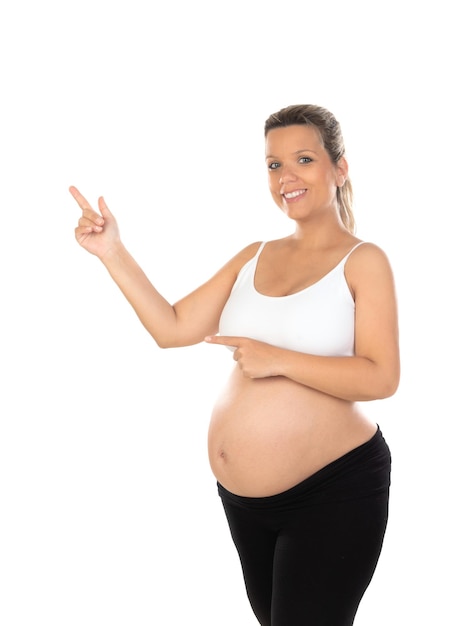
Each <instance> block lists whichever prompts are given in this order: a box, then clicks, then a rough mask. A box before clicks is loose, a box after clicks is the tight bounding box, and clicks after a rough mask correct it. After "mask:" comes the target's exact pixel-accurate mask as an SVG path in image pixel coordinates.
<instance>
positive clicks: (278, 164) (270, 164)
mask: <svg viewBox="0 0 473 626" xmlns="http://www.w3.org/2000/svg"><path fill="white" fill-rule="evenodd" d="M280 165H281V164H280V163H278V162H277V161H274V162H273V163H269V165H268V169H270V170H277V169H278V167H279V166H280Z"/></svg>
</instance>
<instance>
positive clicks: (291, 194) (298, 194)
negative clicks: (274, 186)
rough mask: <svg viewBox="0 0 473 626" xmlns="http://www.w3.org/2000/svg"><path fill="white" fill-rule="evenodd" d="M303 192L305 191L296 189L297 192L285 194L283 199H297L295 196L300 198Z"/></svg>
mask: <svg viewBox="0 0 473 626" xmlns="http://www.w3.org/2000/svg"><path fill="white" fill-rule="evenodd" d="M304 191H305V189H298V190H297V191H291V193H285V194H284V197H285V198H289V199H290V198H297V196H300V195H301V194H303V193H304Z"/></svg>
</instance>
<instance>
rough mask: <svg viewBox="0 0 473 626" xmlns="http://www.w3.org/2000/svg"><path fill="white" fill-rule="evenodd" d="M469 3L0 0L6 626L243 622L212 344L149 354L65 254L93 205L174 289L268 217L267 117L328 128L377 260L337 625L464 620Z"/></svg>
mask: <svg viewBox="0 0 473 626" xmlns="http://www.w3.org/2000/svg"><path fill="white" fill-rule="evenodd" d="M467 5H468V3H467V2H466V1H463V2H461V1H459V0H451V1H450V2H437V1H435V0H434V1H432V2H427V1H425V2H419V1H418V0H410V1H406V0H402V1H400V2H396V3H387V2H375V1H374V0H373V1H371V2H370V1H367V0H366V1H361V2H360V1H356V0H354V1H350V2H349V1H348V0H347V1H345V2H341V1H340V2H324V3H317V2H315V1H314V0H312V1H310V2H309V1H306V0H298V1H297V2H293V3H290V2H281V1H280V0H273V1H272V2H267V1H265V0H260V1H254V2H248V1H247V0H240V1H239V2H237V3H225V2H217V1H216V0H215V1H212V0H203V1H201V2H191V1H189V0H188V1H187V2H174V3H168V4H167V5H166V4H164V3H158V2H146V1H145V0H135V1H134V2H125V1H116V2H112V1H111V0H110V1H108V2H107V1H105V0H94V1H93V2H92V1H90V0H84V1H82V2H67V1H62V2H59V1H56V2H54V1H53V0H43V1H42V2H32V1H30V2H25V1H22V0H17V1H15V2H13V1H12V0H9V1H5V2H3V3H2V8H1V9H0V54H1V56H0V59H1V61H0V62H1V77H0V78H1V84H0V89H1V99H0V151H1V152H0V159H1V163H0V165H1V168H0V187H1V194H0V199H1V203H2V206H1V222H0V223H1V230H2V235H3V236H2V242H1V245H0V254H1V259H0V262H1V265H0V270H1V297H2V305H1V313H0V315H1V326H0V332H1V337H0V339H1V344H0V358H1V379H0V380H1V383H0V384H1V396H0V402H1V406H0V411H1V415H0V420H1V421H0V594H1V598H0V623H1V624H2V626H19V625H21V626H36V625H37V624H48V626H59V625H60V626H76V625H81V626H82V625H87V626H108V625H113V626H136V625H139V626H151V625H157V624H159V625H160V624H166V626H171V625H183V624H186V625H187V624H206V625H209V626H213V625H220V624H225V626H244V625H246V624H248V626H250V625H252V624H255V620H254V617H253V615H252V613H251V611H250V609H249V606H248V603H247V600H246V596H245V593H244V589H243V583H242V579H241V573H240V566H239V563H238V560H237V556H236V552H235V550H234V547H233V544H232V543H231V539H230V535H229V532H228V529H227V526H226V521H225V519H224V515H223V512H222V510H221V506H220V502H219V500H218V497H217V495H216V489H215V480H214V478H213V476H212V475H211V473H210V470H209V467H208V463H207V452H206V431H207V423H208V418H209V413H210V411H211V407H212V403H213V399H214V397H215V395H216V393H217V391H218V388H219V386H220V384H221V383H222V381H223V380H224V377H225V376H226V373H227V371H228V368H230V366H231V363H230V356H229V353H228V351H227V350H225V349H224V348H221V347H218V346H208V345H200V346H196V347H192V348H183V349H178V350H171V351H164V350H159V349H158V348H157V347H156V346H155V345H154V343H153V341H152V339H151V338H150V337H149V336H148V335H147V334H146V332H145V331H144V330H143V328H142V327H141V326H140V324H139V322H138V321H137V320H136V318H135V316H134V313H133V311H132V310H131V308H130V307H129V305H128V304H127V303H126V301H125V300H124V299H123V297H122V296H121V294H120V293H119V291H118V289H117V288H116V286H115V285H114V284H113V283H112V282H111V280H110V279H109V277H108V275H107V273H106V271H105V270H104V268H103V267H102V266H101V265H100V263H99V262H98V261H97V260H96V259H95V258H93V257H92V256H90V255H88V254H87V253H85V252H84V251H83V250H81V249H80V247H79V246H78V245H77V244H76V242H75V240H74V236H73V229H74V227H75V224H76V221H77V218H78V210H77V207H76V205H75V203H74V201H73V200H72V198H71V197H70V196H69V194H68V186H69V185H71V184H74V185H76V186H78V187H79V189H81V190H82V191H83V193H84V194H85V195H86V196H87V197H88V198H89V199H90V201H91V202H94V203H95V202H96V199H97V197H98V196H99V195H101V194H104V196H105V198H106V200H107V201H108V204H109V206H110V208H111V209H112V211H113V212H114V213H115V214H116V216H117V218H118V220H119V223H120V226H121V231H122V237H123V239H124V241H125V243H126V244H127V246H128V248H129V249H130V250H131V251H132V253H133V254H134V256H135V257H136V258H137V259H138V261H139V262H140V263H141V264H142V266H143V267H144V268H145V270H146V271H147V273H148V274H149V276H150V278H151V279H152V280H153V281H154V282H155V284H156V285H157V286H158V288H159V289H160V290H161V292H162V293H163V294H164V295H165V296H166V297H167V298H168V299H169V300H171V301H174V300H176V299H178V298H179V297H181V296H182V295H184V294H186V293H187V292H188V291H190V290H191V289H193V288H194V287H196V286H197V285H198V284H200V283H201V282H203V281H204V280H206V279H207V278H208V277H209V276H210V275H211V274H213V272H214V271H216V269H218V267H220V265H222V264H223V263H224V262H225V261H226V260H227V259H228V258H229V257H230V256H232V255H233V254H234V253H236V252H237V251H238V250H239V249H240V248H242V247H243V246H244V245H246V244H247V243H250V242H252V241H256V240H261V239H270V238H273V237H276V236H280V235H284V234H286V233H288V232H290V229H291V224H289V223H287V222H286V221H285V219H284V218H283V217H282V216H281V215H280V214H279V213H278V209H277V208H276V207H275V206H273V204H272V201H271V199H270V196H269V193H268V191H267V188H266V172H265V167H264V158H263V157H264V154H263V123H264V120H265V119H266V117H267V116H268V115H269V114H270V113H272V112H273V111H276V110H277V109H279V108H280V107H282V106H286V105H288V104H294V103H300V102H311V103H317V104H321V105H322V106H325V107H327V108H329V109H331V110H332V111H333V112H334V113H335V114H336V116H337V117H338V118H339V120H340V122H341V123H342V128H343V129H344V134H345V140H346V144H347V154H348V158H349V162H350V165H351V175H352V180H353V185H354V189H355V194H356V196H355V197H356V218H357V222H358V231H357V232H358V236H359V237H360V238H362V239H365V240H371V241H374V242H376V243H377V244H378V245H380V246H381V247H383V248H384V249H385V251H386V252H387V254H388V256H389V257H390V259H391V262H392V265H393V269H394V272H395V275H396V280H397V288H398V296H399V310H400V323H401V348H402V359H403V373H402V382H401V386H400V388H399V391H398V393H397V394H396V395H395V396H394V397H393V398H391V399H388V400H384V401H382V402H374V403H369V404H367V405H366V407H365V408H366V411H367V412H368V413H369V414H370V415H372V416H373V418H374V419H375V420H376V421H377V422H378V423H379V424H380V426H381V429H382V431H383V433H384V435H385V437H386V439H387V440H388V443H389V444H390V447H391V451H392V454H393V458H394V465H393V487H392V501H391V519H390V524H389V527H388V532H387V535H386V541H385V547H384V551H383V553H382V556H381V560H380V563H379V566H378V570H377V572H376V574H375V577H374V579H373V582H372V585H371V587H370V588H369V590H368V592H367V593H366V596H365V598H364V600H363V602H362V605H361V607H360V610H359V615H358V618H357V624H358V625H359V626H380V625H381V624H382V625H383V626H399V625H400V624H402V625H403V626H418V625H419V624H462V625H464V624H473V621H472V617H471V611H470V610H469V594H470V592H471V580H468V577H469V569H468V568H469V566H470V563H471V557H472V554H471V539H470V536H471V524H472V519H471V508H470V506H469V505H468V501H469V499H470V498H471V466H470V463H469V453H470V449H471V443H470V439H469V433H470V432H471V419H472V417H473V415H472V409H471V402H470V393H469V392H470V387H471V383H470V380H471V350H472V337H471V316H472V310H471V304H470V297H469V291H470V290H471V247H470V246H469V244H470V237H471V236H470V232H469V228H468V223H469V220H470V215H471V209H472V201H471V139H472V122H471V111H472V104H473V102H472V99H471V94H470V85H471V58H472V46H471V43H470V42H471V29H470V28H469V19H468V17H467Z"/></svg>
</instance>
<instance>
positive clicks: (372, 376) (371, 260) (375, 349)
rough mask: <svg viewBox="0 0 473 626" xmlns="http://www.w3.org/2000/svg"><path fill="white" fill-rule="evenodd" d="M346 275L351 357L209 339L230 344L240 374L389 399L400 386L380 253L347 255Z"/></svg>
mask: <svg viewBox="0 0 473 626" xmlns="http://www.w3.org/2000/svg"><path fill="white" fill-rule="evenodd" d="M346 276H347V281H348V284H349V286H350V287H351V289H352V292H353V295H354V298H355V302H356V318H355V355H354V356H353V357H324V356H314V355H310V354H303V353H301V352H294V351H291V350H285V349H282V348H277V347H274V346H270V345H268V344H265V343H262V342H258V341H254V340H252V339H247V338H243V337H208V338H206V340H207V341H208V342H209V343H223V344H225V345H231V346H235V347H236V348H237V349H236V350H235V352H234V358H235V360H237V361H238V365H239V366H240V368H241V369H242V371H243V374H244V375H245V376H248V377H250V378H262V377H267V376H285V377H287V378H290V379H292V380H294V381H296V382H298V383H301V384H303V385H307V386H308V387H312V388H313V389H317V390H318V391H321V392H323V393H326V394H329V395H332V396H335V397H337V398H341V399H343V400H349V401H358V400H375V399H380V398H385V397H388V396H391V395H392V394H394V393H395V391H396V389H397V387H398V384H399V375H400V364H399V363H400V361H399V346H398V322H397V304H396V295H395V288H394V280H393V276H392V272H391V268H390V265H389V262H388V260H387V258H386V256H385V254H384V253H383V252H382V251H381V250H380V249H379V248H378V247H376V246H373V245H372V244H365V245H363V246H360V248H358V249H357V250H356V251H355V252H354V253H353V254H352V256H351V257H350V259H349V260H348V262H347V266H346Z"/></svg>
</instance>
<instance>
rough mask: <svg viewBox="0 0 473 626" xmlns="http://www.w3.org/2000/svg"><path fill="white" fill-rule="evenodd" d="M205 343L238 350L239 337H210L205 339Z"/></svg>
mask: <svg viewBox="0 0 473 626" xmlns="http://www.w3.org/2000/svg"><path fill="white" fill-rule="evenodd" d="M205 341H206V342H207V343H218V344H220V345H222V346H233V347H234V348H238V347H239V346H240V342H241V337H226V336H222V335H211V336H208V337H205Z"/></svg>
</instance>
